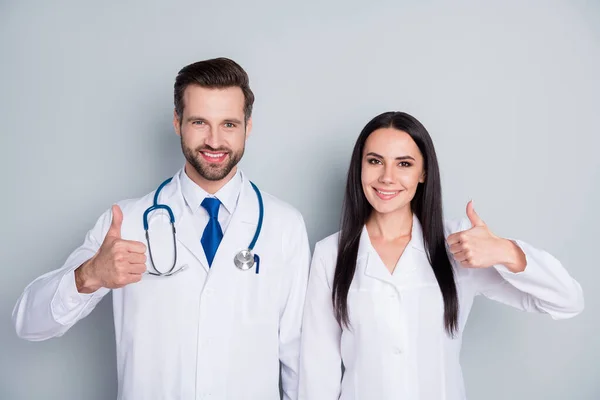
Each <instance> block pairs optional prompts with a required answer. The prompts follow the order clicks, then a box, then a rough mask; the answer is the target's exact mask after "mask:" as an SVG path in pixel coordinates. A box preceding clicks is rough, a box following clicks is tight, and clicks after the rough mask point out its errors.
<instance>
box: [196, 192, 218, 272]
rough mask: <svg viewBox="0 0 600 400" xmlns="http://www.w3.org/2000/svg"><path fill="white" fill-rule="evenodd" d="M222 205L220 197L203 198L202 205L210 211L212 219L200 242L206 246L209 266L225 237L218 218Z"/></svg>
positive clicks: (205, 252) (205, 250) (205, 251)
mask: <svg viewBox="0 0 600 400" xmlns="http://www.w3.org/2000/svg"><path fill="white" fill-rule="evenodd" d="M220 206H221V202H220V201H219V199H214V198H209V197H207V198H205V199H204V200H202V207H204V208H205V209H206V211H208V215H209V217H210V219H209V220H208V224H206V228H204V233H203V234H202V239H201V240H200V242H201V243H202V247H203V248H204V254H206V260H207V261H208V267H209V268H210V266H211V265H212V262H213V259H214V258H215V254H216V253H217V249H218V248H219V243H221V239H223V231H222V230H221V225H219V219H218V216H219V207H220Z"/></svg>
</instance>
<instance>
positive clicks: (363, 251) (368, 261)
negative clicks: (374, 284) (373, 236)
mask: <svg viewBox="0 0 600 400" xmlns="http://www.w3.org/2000/svg"><path fill="white" fill-rule="evenodd" d="M357 264H359V265H360V264H364V268H365V272H364V273H365V275H366V276H369V277H371V278H375V279H377V280H380V281H383V282H387V283H391V282H392V275H391V274H390V272H389V271H388V270H387V269H386V268H385V265H383V263H382V262H381V260H380V258H379V255H378V254H377V252H376V251H375V248H374V247H373V245H371V240H370V239H369V232H367V226H366V225H365V226H363V230H362V233H361V235H360V242H359V244H358V256H357Z"/></svg>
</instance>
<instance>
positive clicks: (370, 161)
mask: <svg viewBox="0 0 600 400" xmlns="http://www.w3.org/2000/svg"><path fill="white" fill-rule="evenodd" d="M367 162H368V163H369V164H381V161H379V160H378V159H376V158H371V159H369V160H367Z"/></svg>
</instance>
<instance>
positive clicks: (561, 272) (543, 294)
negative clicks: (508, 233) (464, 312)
mask: <svg viewBox="0 0 600 400" xmlns="http://www.w3.org/2000/svg"><path fill="white" fill-rule="evenodd" d="M467 221H468V220H467ZM469 227H470V224H469ZM513 242H514V243H515V244H516V245H517V246H519V247H520V248H521V250H522V251H523V253H525V257H526V261H527V264H526V267H525V270H524V271H522V272H518V273H514V272H511V271H510V270H509V269H508V268H507V267H505V266H504V265H494V266H492V267H490V268H481V269H472V270H471V274H472V277H473V279H474V282H475V284H476V294H483V295H484V296H486V297H488V298H490V299H492V300H496V301H498V302H501V303H504V304H507V305H510V306H513V307H516V308H518V309H520V310H523V311H528V312H539V313H546V314H549V315H550V316H551V317H552V318H553V319H566V318H570V317H574V316H575V315H577V314H579V313H580V312H581V311H582V310H583V307H584V300H583V291H582V290H581V286H580V285H579V283H578V282H577V281H576V280H575V279H573V278H572V277H571V276H570V275H569V273H568V272H567V270H566V269H565V268H564V267H563V266H562V264H561V263H560V261H558V260H557V259H556V258H555V257H553V256H552V255H551V254H549V253H547V252H545V251H543V250H540V249H537V248H535V247H533V246H531V245H530V244H527V243H525V242H523V241H521V240H513Z"/></svg>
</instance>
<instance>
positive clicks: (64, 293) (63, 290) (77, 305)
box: [50, 269, 94, 324]
mask: <svg viewBox="0 0 600 400" xmlns="http://www.w3.org/2000/svg"><path fill="white" fill-rule="evenodd" d="M93 298H94V293H79V291H78V290H77V284H76V283H75V269H72V270H69V271H68V272H67V273H65V274H64V275H63V276H62V277H61V278H60V282H59V284H58V288H57V289H56V293H55V294H54V297H53V298H52V303H51V305H50V307H51V310H52V316H53V317H54V319H55V321H56V322H58V323H61V324H63V322H61V321H71V320H72V319H73V316H74V315H73V314H75V315H78V314H79V313H81V312H82V311H83V310H84V309H85V306H86V305H87V304H88V303H89V302H90V301H92V299H93Z"/></svg>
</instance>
